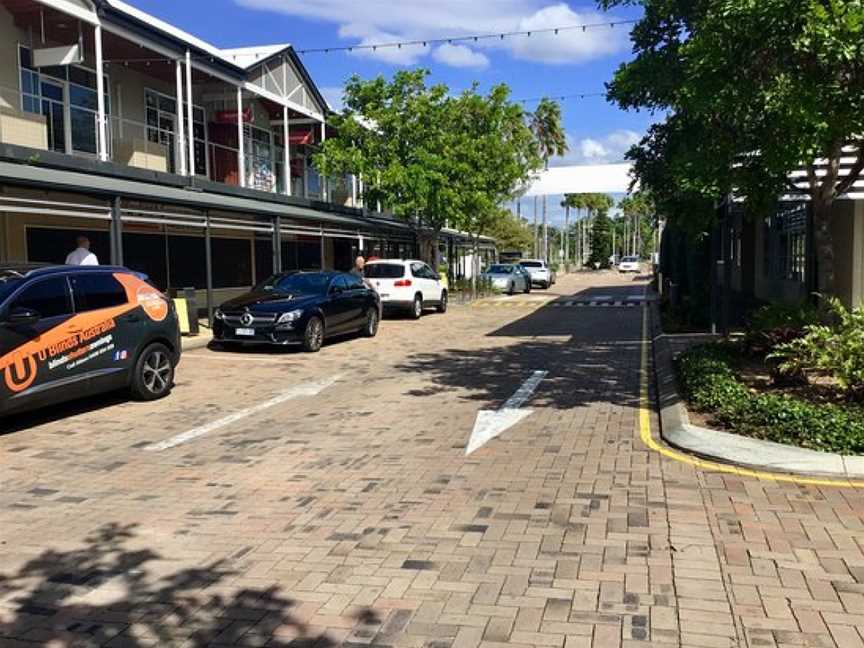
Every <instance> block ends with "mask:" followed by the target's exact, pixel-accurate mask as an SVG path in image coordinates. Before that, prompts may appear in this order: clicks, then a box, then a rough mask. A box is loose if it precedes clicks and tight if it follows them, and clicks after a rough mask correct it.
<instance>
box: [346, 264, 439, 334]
mask: <svg viewBox="0 0 864 648" xmlns="http://www.w3.org/2000/svg"><path fill="white" fill-rule="evenodd" d="M363 274H364V277H365V279H366V281H367V283H369V284H371V285H372V287H373V288H374V289H375V290H376V291H378V295H379V297H381V305H382V306H383V307H384V309H385V310H393V309H402V310H405V311H408V313H410V315H411V316H412V317H413V318H414V319H419V318H420V316H421V315H423V309H425V308H431V307H434V308H436V309H437V310H438V312H439V313H444V312H446V311H447V288H446V287H445V286H444V284H442V283H441V278H440V277H439V276H438V273H437V272H435V271H434V270H432V268H430V267H429V266H428V265H426V264H425V263H423V262H422V261H416V260H413V259H409V260H402V259H376V260H375V261H369V262H367V263H366V267H365V269H364V272H363Z"/></svg>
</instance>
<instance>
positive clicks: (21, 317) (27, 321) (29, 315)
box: [5, 308, 42, 326]
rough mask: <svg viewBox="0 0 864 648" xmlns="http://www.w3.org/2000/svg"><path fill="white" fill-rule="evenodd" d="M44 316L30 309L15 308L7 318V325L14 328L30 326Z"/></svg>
mask: <svg viewBox="0 0 864 648" xmlns="http://www.w3.org/2000/svg"><path fill="white" fill-rule="evenodd" d="M40 319H42V316H41V315H39V313H37V312H36V311H35V310H32V309H30V308H13V309H12V310H11V311H10V313H9V315H8V316H7V317H6V322H5V323H6V324H11V325H13V326H30V325H32V324H35V323H36V322H38V321H39V320H40Z"/></svg>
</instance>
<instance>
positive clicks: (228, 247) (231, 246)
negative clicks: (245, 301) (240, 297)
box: [210, 237, 252, 288]
mask: <svg viewBox="0 0 864 648" xmlns="http://www.w3.org/2000/svg"><path fill="white" fill-rule="evenodd" d="M210 245H211V249H212V253H213V260H214V261H213V286H214V287H215V288H245V287H248V286H251V285H252V242H251V241H250V240H249V239H234V238H221V237H213V238H211V239H210Z"/></svg>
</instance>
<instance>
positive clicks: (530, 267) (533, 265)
mask: <svg viewBox="0 0 864 648" xmlns="http://www.w3.org/2000/svg"><path fill="white" fill-rule="evenodd" d="M519 265H521V266H522V267H523V268H525V269H526V270H527V271H528V272H529V273H530V274H531V284H532V285H534V286H540V287H541V288H548V287H549V286H552V285H554V284H555V280H556V276H555V271H554V270H552V269H551V268H550V267H549V265H548V264H547V263H546V262H545V261H543V260H541V259H523V260H522V261H520V262H519Z"/></svg>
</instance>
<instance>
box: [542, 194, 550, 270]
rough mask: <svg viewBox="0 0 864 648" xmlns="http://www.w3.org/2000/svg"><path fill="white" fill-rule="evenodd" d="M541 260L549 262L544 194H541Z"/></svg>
mask: <svg viewBox="0 0 864 648" xmlns="http://www.w3.org/2000/svg"><path fill="white" fill-rule="evenodd" d="M543 260H544V261H545V262H546V263H549V222H548V221H547V219H546V196H543Z"/></svg>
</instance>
